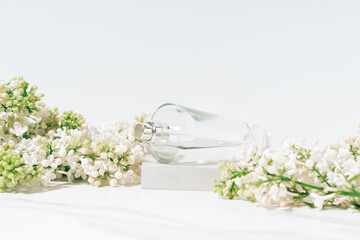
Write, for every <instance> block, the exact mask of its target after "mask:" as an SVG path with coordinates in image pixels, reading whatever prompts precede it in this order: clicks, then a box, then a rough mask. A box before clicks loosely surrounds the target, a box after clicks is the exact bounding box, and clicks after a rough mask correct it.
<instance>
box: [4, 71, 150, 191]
mask: <svg viewBox="0 0 360 240" xmlns="http://www.w3.org/2000/svg"><path fill="white" fill-rule="evenodd" d="M36 90H37V88H36V87H34V86H32V87H30V86H29V83H28V82H26V81H24V80H23V79H22V78H17V79H16V78H14V79H12V80H10V81H8V82H4V81H3V82H0V191H5V190H7V189H11V188H14V187H15V186H17V185H22V186H28V185H30V184H36V183H39V182H40V183H42V184H44V185H47V184H48V183H50V182H51V181H52V180H54V179H61V178H63V177H67V179H68V181H69V182H72V181H74V180H87V181H88V182H89V183H90V184H92V185H95V186H100V185H105V184H109V185H111V186H118V185H122V184H129V183H137V182H138V181H139V165H140V164H141V162H142V160H143V157H144V147H143V144H142V143H141V141H138V140H137V139H135V138H134V136H133V129H134V125H135V123H136V122H138V121H140V122H141V121H144V118H145V115H144V114H142V115H141V116H138V117H136V118H135V119H134V120H132V121H119V122H117V123H114V124H107V125H104V126H100V127H94V126H91V125H88V124H85V119H84V118H83V117H82V116H81V115H80V114H76V113H74V112H72V111H67V112H64V113H62V114H61V115H60V114H59V112H58V110H57V108H53V109H51V108H48V107H46V106H45V103H43V102H42V101H41V98H42V97H43V94H38V93H36Z"/></svg>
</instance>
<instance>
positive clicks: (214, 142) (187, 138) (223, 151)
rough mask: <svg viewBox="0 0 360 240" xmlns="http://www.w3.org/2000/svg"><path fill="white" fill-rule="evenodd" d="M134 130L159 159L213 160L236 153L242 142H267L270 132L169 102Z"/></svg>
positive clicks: (176, 160) (185, 161)
mask: <svg viewBox="0 0 360 240" xmlns="http://www.w3.org/2000/svg"><path fill="white" fill-rule="evenodd" d="M134 133H135V138H137V139H139V140H143V141H145V142H147V143H149V144H150V145H149V149H150V152H151V154H152V155H153V157H154V158H155V159H156V160H157V161H158V162H160V163H174V164H213V163H217V162H220V161H223V160H227V159H229V157H230V156H231V155H237V154H238V153H239V152H240V151H239V150H240V148H239V147H240V146H242V145H244V144H259V145H263V146H265V147H269V146H270V135H269V134H268V132H267V131H265V130H263V129H262V128H260V127H258V126H256V125H253V124H250V123H246V122H243V121H239V120H233V119H228V118H225V117H221V116H217V115H215V114H211V113H207V112H203V111H199V110H195V109H192V108H188V107H183V106H180V105H176V104H172V103H167V104H163V105H161V106H160V107H159V108H158V109H157V110H156V111H155V112H154V113H153V115H152V117H151V120H150V121H148V122H145V123H138V124H137V125H136V126H135V132H134Z"/></svg>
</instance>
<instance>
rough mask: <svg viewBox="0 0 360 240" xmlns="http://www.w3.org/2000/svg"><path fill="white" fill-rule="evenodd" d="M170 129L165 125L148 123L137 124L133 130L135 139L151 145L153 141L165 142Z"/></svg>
mask: <svg viewBox="0 0 360 240" xmlns="http://www.w3.org/2000/svg"><path fill="white" fill-rule="evenodd" d="M169 130H170V128H169V126H168V125H167V124H164V123H159V122H154V121H148V122H145V123H140V122H139V123H137V124H136V126H135V129H134V137H135V138H136V139H139V140H142V141H145V142H148V143H151V142H154V141H159V140H165V139H168V138H169V135H170V131H169Z"/></svg>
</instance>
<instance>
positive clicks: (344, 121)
mask: <svg viewBox="0 0 360 240" xmlns="http://www.w3.org/2000/svg"><path fill="white" fill-rule="evenodd" d="M12 76H23V77H24V78H25V79H26V80H27V81H30V82H31V83H34V84H36V85H37V86H38V87H39V90H40V91H41V92H44V93H45V95H46V96H45V101H46V102H47V104H48V105H49V106H59V109H60V110H68V109H73V110H75V111H78V112H80V113H82V114H83V115H84V116H85V117H86V118H87V119H88V121H89V122H93V123H101V122H107V121H112V120H116V119H119V118H121V117H131V116H133V115H135V114H136V113H138V112H139V111H141V110H153V109H155V108H156V107H157V106H158V105H160V104H162V103H164V102H174V103H178V104H182V105H186V106H191V107H193V108H198V109H202V110H205V111H209V112H214V113H219V114H221V115H226V116H230V117H235V118H239V119H243V120H246V121H250V122H253V123H257V124H260V125H263V126H265V127H266V128H268V129H269V130H270V132H271V133H272V135H273V139H274V144H275V145H278V144H279V142H280V139H281V137H282V136H283V135H285V134H291V135H292V136H293V137H295V138H296V139H301V138H307V139H309V140H313V139H315V138H317V139H320V140H321V141H324V142H329V141H332V140H335V139H337V138H339V137H341V136H342V135H353V134H356V133H357V125H358V124H359V123H360V111H359V103H360V96H359V90H360V82H359V80H360V1H305V0H303V1H266V0H265V1H224V0H223V1H220V0H219V1H199V0H198V1H188V0H181V1H148V0H137V1H100V0H99V1H89V0H88V1H79V0H69V1H49V0H47V1H37V0H36V1H10V0H9V1H5V0H0V79H3V80H6V79H9V78H11V77H12Z"/></svg>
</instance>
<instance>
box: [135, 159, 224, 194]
mask: <svg viewBox="0 0 360 240" xmlns="http://www.w3.org/2000/svg"><path fill="white" fill-rule="evenodd" d="M213 178H216V179H219V178H220V171H219V169H218V168H217V166H216V165H187V166H184V165H172V164H161V163H153V162H144V163H143V165H142V169H141V187H142V188H147V189H166V190H169V189H176V190H204V191H211V190H212V189H213V188H214V183H213V182H212V179H213Z"/></svg>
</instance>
